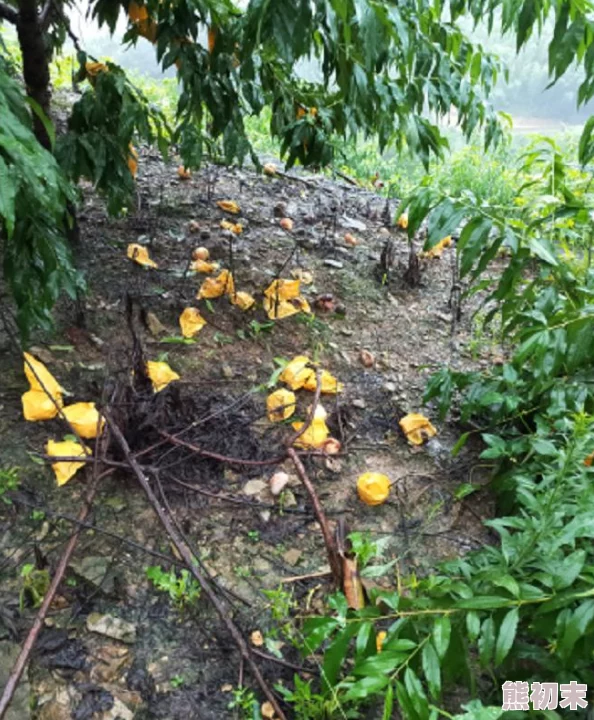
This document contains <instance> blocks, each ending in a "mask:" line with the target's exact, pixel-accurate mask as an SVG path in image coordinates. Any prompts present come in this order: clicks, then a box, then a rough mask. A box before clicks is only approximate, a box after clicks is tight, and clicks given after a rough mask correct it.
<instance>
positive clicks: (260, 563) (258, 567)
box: [253, 557, 272, 575]
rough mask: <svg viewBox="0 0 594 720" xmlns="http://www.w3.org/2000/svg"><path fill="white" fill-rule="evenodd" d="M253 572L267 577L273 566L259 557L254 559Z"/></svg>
mask: <svg viewBox="0 0 594 720" xmlns="http://www.w3.org/2000/svg"><path fill="white" fill-rule="evenodd" d="M253 570H254V573H255V574H256V575H266V574H267V573H269V572H270V571H271V570H272V565H271V564H270V562H269V561H268V560H266V558H262V557H257V558H255V559H254V564H253Z"/></svg>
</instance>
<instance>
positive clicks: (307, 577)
mask: <svg viewBox="0 0 594 720" xmlns="http://www.w3.org/2000/svg"><path fill="white" fill-rule="evenodd" d="M331 574H332V571H331V570H318V571H317V572H312V573H306V574H305V575H293V576H292V577H288V578H283V579H282V580H281V583H283V584H284V583H294V582H300V581H301V580H313V579H314V578H320V577H326V576H327V575H331Z"/></svg>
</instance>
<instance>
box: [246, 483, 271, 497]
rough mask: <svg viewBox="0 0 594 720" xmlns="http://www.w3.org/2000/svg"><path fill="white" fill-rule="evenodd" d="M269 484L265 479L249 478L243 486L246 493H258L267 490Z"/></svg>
mask: <svg viewBox="0 0 594 720" xmlns="http://www.w3.org/2000/svg"><path fill="white" fill-rule="evenodd" d="M266 488H267V484H266V483H265V482H264V480H248V482H246V484H245V485H244V486H243V494H244V495H257V494H258V493H261V492H263V491H264V490H266Z"/></svg>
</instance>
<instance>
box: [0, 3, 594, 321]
mask: <svg viewBox="0 0 594 720" xmlns="http://www.w3.org/2000/svg"><path fill="white" fill-rule="evenodd" d="M588 7H589V6H588ZM588 7H586V6H585V5H579V6H578V5H576V4H574V3H570V2H569V0H559V2H557V3H555V4H552V3H535V2H534V1H533V0H523V1H522V0H520V1H518V0H489V1H488V2H487V0H472V2H470V0H469V1H468V2H466V0H453V1H451V2H449V3H447V2H445V0H437V1H435V0H432V1H431V2H429V0H421V1H420V2H418V1H415V2H413V0H404V1H402V0H399V1H398V2H396V1H395V0H385V1H380V0H291V1H288V0H251V2H249V4H248V6H247V8H245V9H242V8H240V7H238V6H237V5H235V4H234V3H233V2H232V1H231V0H148V1H147V2H146V3H145V4H143V5H140V4H137V3H136V2H129V3H128V2H125V1H124V2H122V1H120V0H91V3H90V7H89V17H90V18H91V19H92V20H93V21H95V22H96V23H98V25H100V26H101V25H104V24H107V26H108V27H109V28H110V30H111V31H112V32H113V31H114V30H115V26H116V23H117V20H118V18H119V17H120V15H121V14H122V13H125V14H126V15H127V18H128V31H127V32H126V34H125V36H124V38H123V42H124V43H128V42H132V43H135V42H137V41H138V39H139V38H141V37H144V38H146V39H148V40H149V41H150V42H152V43H153V44H154V46H155V52H156V56H157V59H158V61H159V62H160V64H161V66H162V68H163V69H166V68H169V67H171V66H175V68H176V70H177V75H178V79H179V83H180V95H179V103H178V107H177V113H176V118H175V125H174V127H173V128H168V127H167V126H166V123H165V121H164V118H163V116H162V115H161V113H160V112H159V110H158V108H152V107H150V105H149V103H148V102H147V101H146V99H145V98H144V97H143V96H142V94H141V93H140V92H139V91H138V90H137V89H136V88H134V87H133V85H132V84H131V83H130V82H129V81H128V80H127V78H126V76H125V73H124V72H123V71H122V70H121V69H120V68H119V67H117V66H116V65H114V64H110V63H108V64H107V65H102V64H101V63H97V62H95V61H94V60H92V59H89V58H88V57H87V56H86V54H85V53H84V51H83V50H82V49H80V51H79V53H78V58H79V62H80V70H79V73H78V80H79V81H81V82H82V81H83V80H87V81H88V87H86V88H85V90H84V91H83V93H82V96H81V97H80V99H79V100H78V101H77V102H76V103H75V104H74V106H73V108H72V114H71V116H70V119H69V122H68V128H67V131H66V133H65V134H63V135H61V136H60V137H58V138H55V137H54V130H53V126H52V122H51V91H50V75H49V63H50V61H51V58H52V57H53V55H54V54H55V53H57V52H58V51H59V50H60V48H61V47H62V45H63V43H64V41H65V39H66V37H67V36H68V34H71V31H70V28H69V25H68V20H67V14H66V13H67V10H68V3H67V2H65V1H64V0H8V1H7V0H0V20H1V21H4V22H6V23H9V24H12V25H14V26H15V28H16V31H17V34H18V40H19V44H20V48H21V52H22V58H23V62H22V68H20V71H21V72H22V79H23V81H24V88H25V89H26V93H27V96H28V98H27V101H26V100H25V97H24V96H23V94H22V92H21V91H20V90H19V84H18V80H17V79H15V78H13V77H11V75H10V68H9V63H8V61H7V59H6V58H4V59H2V55H1V51H0V112H1V113H2V114H1V117H2V122H1V123H0V221H1V226H0V228H1V230H0V232H1V234H2V236H3V241H4V272H5V276H6V277H7V279H8V282H9V283H10V285H11V288H12V291H13V293H14V296H15V299H16V302H17V305H18V311H19V315H18V317H19V324H20V326H21V328H22V329H23V331H26V330H27V329H28V328H30V327H32V326H33V325H35V324H43V325H47V324H48V323H49V322H50V309H51V306H52V304H53V302H54V301H55V299H56V297H57V295H58V294H59V292H61V291H62V290H63V289H66V290H68V291H70V292H74V291H75V285H76V282H77V280H76V274H75V273H74V271H73V268H72V265H71V262H70V260H69V249H68V244H67V242H66V240H65V238H66V234H67V229H68V223H71V222H72V215H73V212H72V210H71V211H70V212H68V208H69V207H70V208H72V207H73V206H72V203H73V202H74V200H75V186H76V182H77V181H78V180H79V178H86V179H88V180H90V181H91V182H92V183H94V185H95V186H96V187H97V189H98V190H99V191H100V192H102V193H103V194H104V195H105V196H106V199H107V203H108V207H109V210H110V211H111V212H112V213H117V212H118V211H120V210H121V209H122V208H123V207H124V206H125V205H126V203H127V202H129V199H130V194H131V192H132V190H133V176H132V173H131V170H130V168H133V163H131V162H130V158H131V154H132V153H133V148H132V147H131V145H133V143H134V142H138V141H143V142H148V143H152V142H157V143H158V144H159V146H160V149H161V151H162V152H163V153H164V154H165V153H166V152H167V149H168V145H169V143H171V142H173V143H175V144H176V145H177V146H178V147H179V151H180V153H181V156H182V158H183V161H184V163H185V165H186V166H187V167H190V168H192V167H197V166H198V165H200V163H201V162H202V159H203V156H204V154H205V153H206V152H207V151H208V150H212V149H213V147H216V148H217V150H220V154H221V155H222V157H223V159H224V160H225V161H226V162H228V163H231V162H234V161H237V162H242V161H243V160H244V159H245V158H246V157H247V156H250V155H251V156H253V155H254V153H253V150H252V148H251V146H250V142H249V139H248V137H247V134H246V129H245V125H244V121H245V118H246V117H248V116H250V115H258V114H259V113H260V112H261V111H262V109H263V108H264V107H265V106H269V107H270V108H271V109H272V120H271V126H270V132H271V134H272V135H274V136H276V137H278V138H280V140H281V152H282V155H283V157H284V158H285V159H286V162H287V164H288V165H293V164H294V163H296V162H299V163H301V164H302V165H314V166H323V165H327V164H328V163H330V162H331V161H332V159H333V157H334V156H335V153H336V147H337V143H340V142H341V141H343V140H344V139H345V138H348V137H353V136H357V135H364V136H374V137H377V140H378V143H379V147H380V149H382V148H384V147H386V146H388V145H393V146H395V147H396V148H397V149H399V150H404V149H407V150H408V151H410V152H412V153H415V154H417V155H418V156H420V157H421V158H422V160H423V162H424V163H425V164H428V162H429V159H430V158H431V157H432V156H438V155H440V154H441V153H442V152H443V150H444V149H445V147H446V146H447V143H446V141H445V139H444V138H443V136H442V135H441V133H440V131H439V128H438V126H437V124H436V123H435V122H434V121H433V120H434V119H437V118H438V117H440V116H445V115H448V114H450V113H451V112H452V110H453V111H454V112H455V115H456V117H457V121H458V123H459V125H460V127H461V129H462V131H463V132H464V134H465V135H466V136H469V135H470V134H471V133H472V132H473V131H474V130H475V129H477V128H478V127H482V128H484V131H485V143H486V145H487V146H488V145H489V144H491V143H494V142H497V140H498V138H499V136H500V134H501V127H500V123H499V118H498V116H497V114H496V113H495V112H494V111H493V109H492V108H491V106H490V105H489V104H488V103H487V102H486V98H487V97H488V95H489V93H490V92H491V90H492V89H493V86H494V84H495V82H496V79H497V76H498V74H499V73H500V72H501V70H502V68H501V66H500V63H499V61H498V60H497V58H495V57H494V56H492V55H490V54H489V53H487V52H485V51H484V50H483V48H482V47H481V45H477V44H473V42H472V41H471V40H470V39H469V38H468V37H467V36H466V35H465V34H464V33H463V32H462V31H461V29H460V27H459V22H460V21H461V20H462V19H464V18H468V17H470V18H472V19H473V20H474V21H475V22H479V21H482V20H484V19H486V20H487V21H488V23H489V25H490V27H493V26H495V25H497V26H498V27H500V29H501V30H502V31H503V32H504V33H512V34H513V35H515V37H516V40H517V48H518V49H519V48H521V47H522V45H523V44H524V43H525V42H526V40H527V39H528V38H529V37H530V36H531V35H532V34H533V33H535V32H537V31H538V28H540V27H542V25H543V22H544V21H545V20H546V18H547V17H549V16H552V17H553V18H554V22H555V30H554V35H553V38H552V39H551V42H550V45H549V74H550V76H551V79H552V80H553V81H555V80H557V79H558V78H559V77H561V76H562V75H563V73H565V71H566V70H567V68H568V67H569V65H570V64H571V63H572V62H573V61H574V60H576V59H577V60H578V61H580V62H582V63H583V64H584V67H585V69H586V75H587V78H586V80H585V81H584V83H583V84H582V86H581V88H580V102H583V101H585V100H587V99H589V98H590V97H591V95H592V93H593V92H594V84H593V83H594V72H592V68H593V67H594V63H593V57H594V50H593V48H594V45H592V37H594V33H593V32H592V27H593V26H592V22H593V21H591V20H590V16H589V15H588ZM309 57H315V58H318V60H319V62H320V64H321V69H322V80H321V81H320V82H305V81H303V80H302V79H300V78H299V77H298V75H297V74H296V71H295V66H296V64H297V63H298V61H299V60H301V59H303V58H309ZM591 73H592V74H591ZM5 118H6V122H5ZM430 118H431V119H430ZM34 141H36V144H35V142H34ZM254 159H255V160H256V158H254Z"/></svg>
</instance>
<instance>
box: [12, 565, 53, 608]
mask: <svg viewBox="0 0 594 720" xmlns="http://www.w3.org/2000/svg"><path fill="white" fill-rule="evenodd" d="M49 584H50V576H49V571H48V570H38V569H37V568H36V567H35V565H31V564H30V563H27V564H25V565H23V567H22V568H21V591H20V593H19V607H20V609H21V611H22V610H23V608H24V607H25V605H26V604H27V602H28V603H29V604H30V605H31V606H32V607H34V608H36V607H39V606H40V605H41V603H42V601H43V597H44V595H45V593H46V592H47V590H48V588H49Z"/></svg>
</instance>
